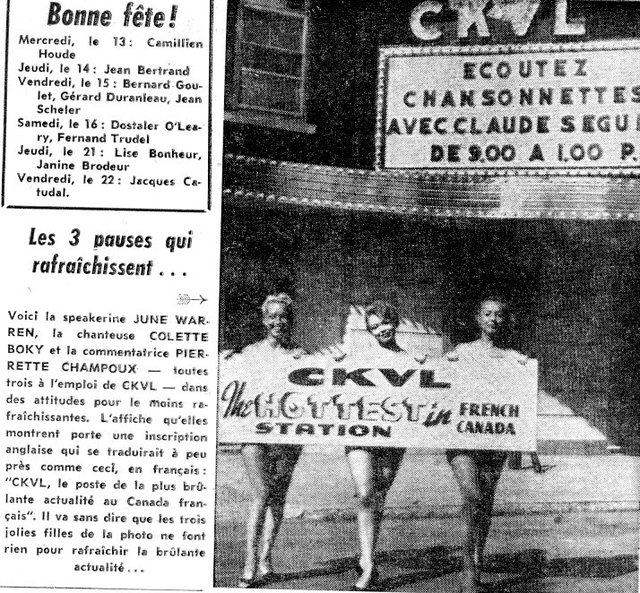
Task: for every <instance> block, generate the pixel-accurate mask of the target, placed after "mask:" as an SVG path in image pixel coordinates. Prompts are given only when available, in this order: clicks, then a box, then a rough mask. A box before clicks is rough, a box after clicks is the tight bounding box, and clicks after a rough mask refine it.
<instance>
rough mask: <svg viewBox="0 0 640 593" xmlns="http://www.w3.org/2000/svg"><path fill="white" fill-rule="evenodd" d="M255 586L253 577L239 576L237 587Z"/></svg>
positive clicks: (250, 587)
mask: <svg viewBox="0 0 640 593" xmlns="http://www.w3.org/2000/svg"><path fill="white" fill-rule="evenodd" d="M255 586H256V579H255V577H250V578H247V577H240V578H239V579H238V589H252V588H253V587H255Z"/></svg>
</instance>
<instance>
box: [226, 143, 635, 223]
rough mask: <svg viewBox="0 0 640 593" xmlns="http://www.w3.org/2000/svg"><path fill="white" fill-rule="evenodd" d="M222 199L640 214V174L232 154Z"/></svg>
mask: <svg viewBox="0 0 640 593" xmlns="http://www.w3.org/2000/svg"><path fill="white" fill-rule="evenodd" d="M223 188H224V189H223V198H224V199H225V201H228V202H230V203H233V202H235V203H244V204H249V205H262V206H267V207H269V206H283V207H292V206H293V207H299V208H304V209H314V208H316V209H317V208H321V209H330V210H342V211H352V212H380V213H388V214H395V215H406V216H421V217H424V216H429V217H441V218H494V219H506V218H525V219H545V218H553V219H581V220H603V221H604V220H640V179H628V178H622V179H620V178H601V177H597V176H591V177H588V178H584V177H573V178H565V177H562V178H558V177H555V176H542V175H540V176H522V177H509V176H506V177H505V176H494V175H489V174H478V173H475V172H474V173H470V174H458V175H451V174H435V175H434V174H429V173H427V172H420V173H416V172H411V173H408V172H397V171H370V170H363V169H348V168H341V167H330V166H324V165H311V164H303V163H292V162H286V161H275V160H270V159H262V158H256V157H246V156H240V155H231V154H229V155H226V156H225V159H224V168H223Z"/></svg>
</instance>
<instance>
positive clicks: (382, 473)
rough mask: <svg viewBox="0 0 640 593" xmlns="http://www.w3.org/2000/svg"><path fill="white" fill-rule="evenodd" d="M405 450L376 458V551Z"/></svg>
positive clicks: (374, 538)
mask: <svg viewBox="0 0 640 593" xmlns="http://www.w3.org/2000/svg"><path fill="white" fill-rule="evenodd" d="M403 456H404V451H403V450H400V451H397V452H394V454H393V455H385V454H383V455H381V456H380V457H378V459H376V460H375V462H376V467H374V487H375V489H376V490H377V492H378V495H377V496H376V498H375V502H376V508H375V509H374V522H373V525H374V534H373V549H374V551H375V548H376V545H377V543H378V536H379V535H380V527H381V525H382V518H383V516H384V504H385V501H386V499H387V494H388V493H389V490H390V488H391V486H393V482H394V480H395V479H396V475H397V474H398V470H399V469H400V464H401V463H402V458H403Z"/></svg>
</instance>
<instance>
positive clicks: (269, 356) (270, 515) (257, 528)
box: [238, 293, 304, 588]
mask: <svg viewBox="0 0 640 593" xmlns="http://www.w3.org/2000/svg"><path fill="white" fill-rule="evenodd" d="M261 311H262V324H263V325H264V327H265V329H266V336H265V338H264V339H263V340H261V341H259V342H256V343H255V344H251V345H249V346H247V347H246V348H244V349H243V350H242V352H241V354H242V355H243V356H246V357H248V358H249V359H251V360H252V364H255V365H257V366H265V367H273V366H277V365H281V364H286V363H287V362H289V361H290V360H292V359H296V358H300V357H302V356H303V355H304V352H303V351H302V350H301V349H300V348H297V347H296V346H295V345H294V344H293V342H292V339H291V331H292V327H293V301H292V300H291V297H289V296H288V295H287V294H284V293H280V294H274V295H269V296H267V298H266V299H265V301H264V303H262V307H261ZM301 452H302V445H274V444H261V443H245V444H243V445H242V458H243V461H244V466H245V471H246V474H247V477H248V479H249V483H250V486H251V491H252V500H251V506H250V509H249V515H248V517H247V540H246V555H245V563H244V569H243V572H242V576H241V577H240V580H239V581H238V587H241V588H249V587H255V586H258V585H264V584H266V583H267V582H268V581H269V580H271V579H272V578H273V564H272V559H271V555H272V550H273V545H274V543H275V540H276V537H277V535H278V531H279V530H280V525H281V524H282V519H283V516H284V505H285V499H286V496H287V491H288V489H289V484H290V483H291V478H292V476H293V470H294V469H295V466H296V463H297V461H298V458H299V457H300V453H301Z"/></svg>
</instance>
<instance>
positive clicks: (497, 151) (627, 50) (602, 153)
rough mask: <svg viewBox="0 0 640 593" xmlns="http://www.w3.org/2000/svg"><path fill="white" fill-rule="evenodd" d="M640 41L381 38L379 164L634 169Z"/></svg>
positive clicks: (527, 170) (546, 170) (536, 171)
mask: <svg viewBox="0 0 640 593" xmlns="http://www.w3.org/2000/svg"><path fill="white" fill-rule="evenodd" d="M639 50H640V42H638V41H626V42H621V41H615V42H613V41H610V42H592V43H565V44H536V45H508V46H507V45H502V46H462V47H458V46H455V47H453V46H452V47H386V48H382V49H381V53H380V76H379V84H378V120H377V134H376V166H377V168H379V169H398V170H407V169H409V170H411V169H420V170H431V171H434V172H458V171H460V172H464V171H468V172H479V173H489V174H501V175H504V174H527V175H547V174H561V175H607V176H637V175H638V173H640V164H639V162H638V159H639V158H640V140H639V139H638V138H640V109H639V106H640V60H638V55H639V54H638V51H639Z"/></svg>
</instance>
